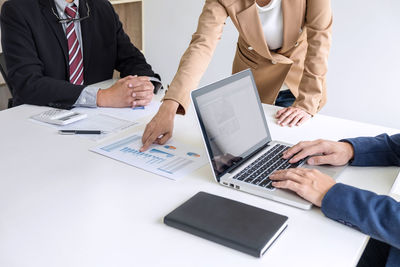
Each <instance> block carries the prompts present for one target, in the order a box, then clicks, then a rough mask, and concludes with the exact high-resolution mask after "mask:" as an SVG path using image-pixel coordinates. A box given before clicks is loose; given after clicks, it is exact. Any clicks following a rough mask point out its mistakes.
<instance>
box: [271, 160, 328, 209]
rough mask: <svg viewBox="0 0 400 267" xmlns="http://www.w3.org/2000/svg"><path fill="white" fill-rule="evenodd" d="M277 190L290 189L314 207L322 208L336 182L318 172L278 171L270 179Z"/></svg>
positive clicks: (299, 170) (298, 169)
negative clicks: (323, 201) (325, 198)
mask: <svg viewBox="0 0 400 267" xmlns="http://www.w3.org/2000/svg"><path fill="white" fill-rule="evenodd" d="M269 178H270V179H271V180H272V181H274V182H273V183H272V185H273V186H274V187H276V188H282V189H289V190H291V191H294V192H296V193H297V194H298V195H299V196H301V197H302V198H304V199H305V200H307V201H310V202H311V203H313V204H314V205H316V206H318V207H321V204H322V200H323V199H324V197H325V195H326V193H327V192H328V191H329V189H331V188H332V186H334V185H335V183H336V182H335V180H334V179H333V178H331V177H330V176H328V175H326V174H323V173H322V172H320V171H318V170H310V169H304V168H294V169H287V170H280V171H276V172H274V173H273V174H271V175H270V177H269Z"/></svg>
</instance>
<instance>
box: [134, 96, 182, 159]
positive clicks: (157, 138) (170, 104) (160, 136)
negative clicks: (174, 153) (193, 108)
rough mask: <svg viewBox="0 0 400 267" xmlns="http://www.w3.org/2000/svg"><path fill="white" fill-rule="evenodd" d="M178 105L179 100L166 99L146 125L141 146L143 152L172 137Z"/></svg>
mask: <svg viewBox="0 0 400 267" xmlns="http://www.w3.org/2000/svg"><path fill="white" fill-rule="evenodd" d="M178 107H179V104H178V102H175V101H173V100H164V102H163V103H162V105H161V107H160V109H159V110H158V112H157V114H156V115H155V116H154V117H153V119H152V120H151V121H150V122H149V123H148V124H147V125H146V129H145V130H144V133H143V136H142V143H143V146H142V148H140V151H141V152H143V151H145V150H147V149H148V148H149V147H150V145H151V144H153V143H156V144H160V145H163V144H165V143H166V142H167V141H168V140H169V139H170V138H171V136H172V132H173V130H174V118H175V114H176V111H177V109H178Z"/></svg>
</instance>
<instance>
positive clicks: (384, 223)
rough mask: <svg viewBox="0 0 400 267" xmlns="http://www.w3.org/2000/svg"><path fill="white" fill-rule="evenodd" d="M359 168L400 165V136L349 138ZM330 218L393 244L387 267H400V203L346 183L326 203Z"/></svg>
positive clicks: (328, 196)
mask: <svg viewBox="0 0 400 267" xmlns="http://www.w3.org/2000/svg"><path fill="white" fill-rule="evenodd" d="M345 141H348V142H350V143H351V144H352V145H353V147H354V152H355V154H354V160H353V161H352V163H351V164H352V165H355V166H389V165H395V166H400V134H396V135H393V136H388V135H386V134H384V135H379V136H377V137H359V138H354V139H347V140H345ZM321 209H322V212H323V213H324V214H325V215H326V216H327V217H329V218H331V219H334V220H337V221H339V222H341V223H343V224H346V225H347V226H350V227H353V228H355V229H358V230H360V231H361V232H363V233H365V234H367V235H370V236H371V237H372V238H375V239H377V240H380V241H383V242H385V243H387V244H389V245H391V246H392V247H391V249H390V252H389V257H388V261H387V263H386V266H388V267H389V266H391V267H392V266H393V267H394V266H400V203H399V202H397V201H395V200H394V199H393V198H391V197H388V196H379V195H377V194H375V193H372V192H370V191H365V190H361V189H358V188H354V187H352V186H348V185H344V184H340V183H338V184H336V185H334V186H333V187H332V188H331V189H330V190H329V191H328V193H327V194H326V196H325V197H324V199H323V201H322V207H321Z"/></svg>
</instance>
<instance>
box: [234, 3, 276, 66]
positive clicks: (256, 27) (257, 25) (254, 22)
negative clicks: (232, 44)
mask: <svg viewBox="0 0 400 267" xmlns="http://www.w3.org/2000/svg"><path fill="white" fill-rule="evenodd" d="M250 2H252V4H251V5H250V6H249V7H248V8H246V9H244V10H243V11H241V12H239V13H237V14H236V18H237V20H238V23H239V27H240V31H241V32H240V34H241V35H242V36H243V37H244V39H245V40H246V41H247V43H248V44H249V45H250V46H252V47H253V48H254V50H255V51H256V52H257V53H258V54H260V55H262V56H264V57H266V58H269V59H272V56H271V53H270V51H269V49H268V45H267V40H265V37H264V32H263V29H262V27H261V22H260V17H259V16H258V11H257V7H256V2H255V0H252V1H250Z"/></svg>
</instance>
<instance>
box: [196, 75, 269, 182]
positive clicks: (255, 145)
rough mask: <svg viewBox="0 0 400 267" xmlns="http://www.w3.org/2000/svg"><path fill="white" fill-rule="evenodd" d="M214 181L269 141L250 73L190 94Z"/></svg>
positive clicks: (227, 79) (262, 112)
mask: <svg viewBox="0 0 400 267" xmlns="http://www.w3.org/2000/svg"><path fill="white" fill-rule="evenodd" d="M192 99H193V103H194V106H195V109H196V112H197V116H198V119H199V122H200V126H201V129H202V134H203V137H204V140H205V143H206V145H207V150H208V153H209V156H210V158H211V162H212V165H213V169H214V173H215V175H216V177H217V178H219V177H221V176H222V175H224V174H225V173H226V172H227V171H229V169H230V168H231V167H232V166H233V165H237V164H239V163H240V162H241V161H244V160H246V159H247V158H248V157H249V156H250V155H252V154H253V153H254V152H255V151H257V150H258V149H259V148H260V147H262V146H264V145H265V144H266V143H268V142H269V141H270V140H271V138H270V134H269V131H268V127H267V124H266V120H265V117H264V111H263V109H262V106H261V102H260V98H259V96H258V92H257V89H256V86H255V83H254V79H253V76H252V73H251V71H250V70H246V71H242V72H240V73H237V74H235V75H233V76H231V77H229V78H226V79H224V80H221V81H219V82H216V83H213V84H211V85H208V86H205V87H203V88H200V89H198V90H195V91H193V92H192Z"/></svg>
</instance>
